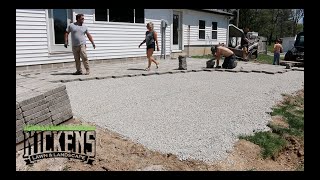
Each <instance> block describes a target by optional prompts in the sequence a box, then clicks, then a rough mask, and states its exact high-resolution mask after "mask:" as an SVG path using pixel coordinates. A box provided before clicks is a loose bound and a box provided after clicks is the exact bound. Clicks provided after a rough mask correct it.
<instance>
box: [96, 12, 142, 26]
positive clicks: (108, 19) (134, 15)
mask: <svg viewBox="0 0 320 180" xmlns="http://www.w3.org/2000/svg"><path fill="white" fill-rule="evenodd" d="M93 19H94V23H110V24H136V25H145V22H146V18H145V9H143V22H139V23H137V22H136V9H133V23H131V22H114V21H113V22H110V9H107V21H101V20H96V9H94V15H93Z"/></svg>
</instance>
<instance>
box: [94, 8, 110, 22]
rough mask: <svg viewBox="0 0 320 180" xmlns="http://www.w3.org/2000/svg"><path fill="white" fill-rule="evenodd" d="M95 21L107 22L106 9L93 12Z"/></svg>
mask: <svg viewBox="0 0 320 180" xmlns="http://www.w3.org/2000/svg"><path fill="white" fill-rule="evenodd" d="M95 17H96V21H108V10H107V9H96V10H95Z"/></svg>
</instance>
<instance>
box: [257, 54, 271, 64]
mask: <svg viewBox="0 0 320 180" xmlns="http://www.w3.org/2000/svg"><path fill="white" fill-rule="evenodd" d="M256 62H258V63H262V64H272V62H273V56H270V55H267V54H263V53H260V54H258V58H257V60H256Z"/></svg>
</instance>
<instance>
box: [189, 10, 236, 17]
mask: <svg viewBox="0 0 320 180" xmlns="http://www.w3.org/2000/svg"><path fill="white" fill-rule="evenodd" d="M191 10H195V11H202V12H208V13H213V14H220V15H225V16H234V15H233V14H232V13H229V12H225V11H222V10H214V9H191Z"/></svg>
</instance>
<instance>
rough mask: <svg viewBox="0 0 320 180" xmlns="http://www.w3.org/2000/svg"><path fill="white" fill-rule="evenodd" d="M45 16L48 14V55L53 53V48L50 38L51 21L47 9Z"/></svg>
mask: <svg viewBox="0 0 320 180" xmlns="http://www.w3.org/2000/svg"><path fill="white" fill-rule="evenodd" d="M45 14H46V21H47V23H46V27H47V39H48V53H51V51H52V48H51V38H50V27H51V26H50V22H49V21H50V19H49V9H45Z"/></svg>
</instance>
